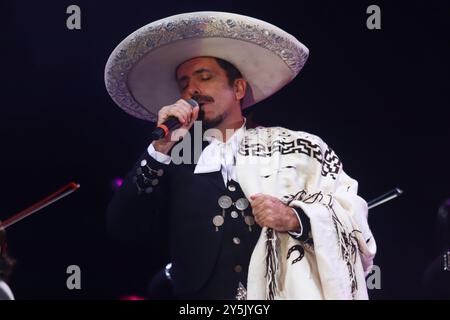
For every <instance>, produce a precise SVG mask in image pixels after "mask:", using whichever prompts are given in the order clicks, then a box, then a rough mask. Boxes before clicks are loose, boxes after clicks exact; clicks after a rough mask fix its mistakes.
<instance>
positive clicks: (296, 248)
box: [286, 244, 305, 264]
mask: <svg viewBox="0 0 450 320" xmlns="http://www.w3.org/2000/svg"><path fill="white" fill-rule="evenodd" d="M294 251H298V253H299V256H298V257H297V258H295V259H294V260H292V264H294V263H297V262H299V261H300V260H302V259H303V257H304V256H305V249H303V247H302V246H301V245H299V244H297V245H295V246H292V247H290V248H289V250H288V253H287V257H286V260H288V259H289V257H290V256H291V253H292V252H294Z"/></svg>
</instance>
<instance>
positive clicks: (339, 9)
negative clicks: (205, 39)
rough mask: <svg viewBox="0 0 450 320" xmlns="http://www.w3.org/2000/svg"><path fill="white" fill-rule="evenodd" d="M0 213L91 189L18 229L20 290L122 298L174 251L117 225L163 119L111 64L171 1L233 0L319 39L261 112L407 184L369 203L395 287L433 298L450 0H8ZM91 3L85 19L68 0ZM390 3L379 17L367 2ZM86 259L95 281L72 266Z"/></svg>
mask: <svg viewBox="0 0 450 320" xmlns="http://www.w3.org/2000/svg"><path fill="white" fill-rule="evenodd" d="M0 3H1V4H0V32H1V33H0V34H1V47H0V55H1V56H0V57H1V62H2V63H1V67H0V72H1V73H0V79H1V80H0V81H1V85H0V92H1V100H0V104H1V109H0V110H1V111H0V139H1V140H0V141H1V145H0V147H1V149H0V152H1V162H0V163H1V182H2V183H1V184H0V195H1V201H0V219H2V220H5V219H6V218H7V217H9V216H11V215H12V214H14V213H16V212H18V211H19V210H22V209H24V208H26V207H28V206H29V205H31V204H32V203H34V202H35V201H37V200H39V199H41V198H43V197H44V196H46V195H48V194H49V193H51V192H53V191H55V190H56V189H58V188H60V187H62V186H63V185H65V184H66V183H68V182H70V181H76V182H78V183H80V184H81V189H80V190H79V191H77V192H76V193H74V194H73V195H71V196H69V197H68V198H65V199H64V200H62V201H60V202H58V203H56V204H54V205H52V206H50V207H48V208H45V209H44V210H42V211H41V212H39V213H37V214H35V215H33V216H31V217H29V218H27V219H25V220H23V221H21V222H20V223H17V224H16V225H14V226H11V227H10V228H8V229H7V233H8V240H9V241H8V242H9V249H10V254H11V255H12V256H14V257H15V258H16V259H17V261H18V263H17V266H16V269H15V272H14V275H13V278H12V279H11V280H12V281H11V287H12V289H13V291H14V293H15V295H16V298H17V299H117V298H119V297H121V296H123V295H129V294H139V295H143V294H144V293H145V288H146V284H147V281H148V280H149V279H150V278H151V276H152V275H153V274H154V273H155V272H156V271H158V270H159V268H160V267H161V266H162V265H163V264H164V263H165V261H163V260H161V258H158V248H161V247H164V246H163V245H162V244H158V243H154V244H152V245H141V246H135V245H133V246H129V245H125V244H122V243H118V242H117V241H115V240H112V239H110V238H109V237H108V235H107V234H106V231H105V209H106V206H107V204H108V202H109V200H110V198H111V196H112V193H113V190H112V187H111V182H112V180H113V179H114V178H116V177H120V176H123V175H124V174H125V173H126V172H127V171H128V170H129V169H130V168H131V166H132V164H133V163H134V161H135V160H136V159H137V158H138V156H139V155H140V154H141V153H142V152H143V151H144V150H145V148H146V147H147V141H148V137H149V133H150V132H151V130H152V127H153V125H154V124H152V123H147V122H145V121H142V120H138V119H135V118H133V117H131V116H129V115H127V114H126V113H125V112H123V111H122V110H121V109H119V108H118V107H117V106H116V105H115V104H114V102H113V101H112V100H111V99H110V98H109V96H108V94H107V92H106V89H105V86H104V82H103V72H104V66H105V63H106V60H107V58H108V56H109V54H110V53H111V51H112V50H113V49H114V47H115V46H116V45H117V44H118V43H119V42H120V41H122V39H124V38H125V37H126V36H127V35H128V34H130V33H131V32H133V31H134V30H136V29H138V28H139V27H141V26H143V25H145V24H147V23H149V22H151V21H154V20H157V19H160V18H164V17H166V16H170V15H173V14H178V13H184V12H191V11H229V12H234V13H239V14H244V15H250V16H253V17H255V18H259V19H262V20H266V21H268V22H271V23H273V24H275V25H277V26H278V27H281V28H282V29H284V30H286V31H288V32H289V33H291V34H293V35H294V36H295V37H297V38H298V39H299V40H300V41H302V42H303V43H304V44H306V45H307V46H308V47H309V49H310V58H309V60H308V62H307V64H306V66H305V68H304V69H303V71H302V72H301V74H300V75H299V77H298V78H296V79H295V80H294V81H293V82H292V83H291V84H289V85H288V86H287V87H285V88H284V89H283V90H281V91H280V92H278V93H277V94H275V95H274V96H272V97H271V98H269V99H267V100H266V101H264V102H262V103H260V104H258V105H257V106H256V107H253V108H252V109H251V110H250V111H252V112H253V113H254V117H255V119H256V120H257V121H258V122H259V123H260V124H263V125H266V126H270V125H280V126H285V127H289V128H292V129H297V130H303V131H308V132H311V133H314V134H317V135H319V136H320V137H322V139H324V140H325V141H326V142H327V143H328V144H329V145H330V146H332V148H333V149H334V150H335V151H336V152H337V154H338V155H339V156H340V158H341V160H342V161H343V163H344V169H345V170H346V171H347V173H348V174H349V175H350V176H352V177H353V178H355V179H357V180H358V182H359V190H360V194H361V195H362V196H363V197H364V198H365V199H367V200H370V199H373V198H374V197H376V196H378V195H380V194H382V193H384V192H386V191H388V190H390V189H392V188H394V187H399V188H401V189H403V190H404V194H403V195H402V196H401V197H400V198H397V199H395V200H392V201H390V202H388V203H386V204H384V205H382V206H379V207H377V208H375V209H373V210H371V212H370V217H369V220H370V224H371V228H372V231H373V233H374V235H375V238H376V240H377V244H378V255H377V257H376V259H375V264H377V265H378V266H379V267H380V268H381V290H371V291H370V295H371V298H372V299H420V298H425V297H427V294H426V291H424V290H423V288H422V286H421V280H422V276H423V273H424V271H425V269H426V267H427V265H428V264H429V263H430V262H431V261H432V260H433V259H434V258H435V257H436V256H437V255H438V254H439V250H438V247H437V245H436V242H435V239H434V237H435V229H434V228H435V218H436V214H437V210H438V208H439V206H440V205H441V204H442V203H443V201H444V200H445V199H446V198H447V197H450V170H449V165H450V148H449V137H450V134H449V131H450V130H449V128H448V126H449V121H448V119H449V118H448V117H447V112H446V109H447V108H448V106H450V103H449V102H450V101H449V100H450V99H449V98H450V94H449V84H450V81H449V80H450V70H449V69H450V63H449V60H448V59H449V57H450V41H449V40H450V39H449V38H450V37H449V29H450V26H449V20H450V15H449V13H450V5H449V3H448V1H395V3H394V2H393V1H392V2H390V3H389V2H387V1H370V2H369V1H354V2H349V1H346V2H344V1H331V0H330V1H314V2H313V1H295V2H294V1H286V0H278V1H270V2H262V1H257V2H256V1H224V0H222V1H214V2H213V1H193V2H188V1H171V0H165V1H158V2H157V1H135V0H128V1H116V2H112V1H70V2H69V1H53V2H51V1H46V2H43V1H39V2H32V1H28V3H26V2H25V1H12V0H9V1H2V2H0ZM71 4H76V5H78V6H80V8H81V27H82V29H81V30H68V29H67V28H66V19H67V17H68V16H69V15H68V14H66V8H67V7H68V6H69V5H71ZM371 4H377V5H379V6H380V8H381V24H382V29H381V30H368V29H367V28H366V19H367V17H368V14H366V8H367V7H368V6H369V5H371ZM72 264H75V265H79V266H80V268H81V276H82V280H81V285H82V289H81V290H72V291H71V290H68V289H67V288H66V279H67V277H68V274H66V268H67V266H69V265H72Z"/></svg>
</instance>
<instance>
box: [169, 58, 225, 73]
mask: <svg viewBox="0 0 450 320" xmlns="http://www.w3.org/2000/svg"><path fill="white" fill-rule="evenodd" d="M215 67H218V64H217V61H216V59H215V58H214V57H195V58H192V59H189V60H186V61H184V62H183V63H181V64H180V65H179V66H178V67H177V70H176V73H177V76H180V72H182V73H185V72H195V71H197V70H198V69H201V68H205V69H214V68H215Z"/></svg>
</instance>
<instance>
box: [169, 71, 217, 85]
mask: <svg viewBox="0 0 450 320" xmlns="http://www.w3.org/2000/svg"><path fill="white" fill-rule="evenodd" d="M203 72H211V70H209V69H207V68H200V69H198V70H195V71H194V73H193V74H194V75H197V74H200V73H203ZM187 79H189V76H182V77H181V78H180V79H178V80H177V82H178V83H180V82H181V81H184V80H187Z"/></svg>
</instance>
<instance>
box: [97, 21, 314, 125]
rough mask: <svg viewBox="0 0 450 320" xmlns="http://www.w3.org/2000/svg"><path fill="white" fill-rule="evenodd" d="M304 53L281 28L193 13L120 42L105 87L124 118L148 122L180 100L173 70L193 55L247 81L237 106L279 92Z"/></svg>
mask: <svg viewBox="0 0 450 320" xmlns="http://www.w3.org/2000/svg"><path fill="white" fill-rule="evenodd" d="M308 54H309V50H308V48H306V46H305V45H303V44H302V43H300V42H299V41H298V40H297V39H296V38H295V37H293V36H292V35H290V34H289V33H287V32H285V31H283V30H281V29H280V28H278V27H276V26H274V25H272V24H270V23H267V22H265V21H262V20H258V19H255V18H251V17H247V16H243V15H238V14H233V13H227V12H192V13H184V14H179V15H175V16H171V17H168V18H165V19H162V20H158V21H155V22H152V23H150V24H148V25H146V26H144V27H142V28H140V29H138V30H136V31H135V32H133V33H132V34H130V35H129V36H128V37H127V38H125V39H124V40H123V41H122V42H121V43H120V44H119V45H118V46H117V47H116V48H115V49H114V51H113V52H112V53H111V55H110V57H109V59H108V62H107V63H106V68H105V83H106V88H107V90H108V93H109V94H110V96H111V97H112V99H113V100H114V101H115V102H116V103H117V104H118V105H119V107H121V108H122V109H123V110H125V111H126V112H128V113H129V114H131V115H133V116H135V117H137V118H140V119H146V120H150V121H155V120H156V119H157V114H158V111H159V109H160V108H161V107H163V106H165V105H169V104H172V103H174V102H175V101H176V100H178V99H179V98H180V91H179V87H178V84H177V82H176V78H175V72H176V68H177V67H178V66H179V65H180V64H182V63H183V62H185V61H187V60H189V59H192V58H195V57H217V58H221V59H223V60H226V61H228V62H230V63H231V64H233V65H234V66H235V67H236V68H237V69H239V71H240V72H241V74H242V76H243V77H244V79H245V80H246V81H247V83H248V86H247V92H246V95H245V97H244V99H243V102H242V107H243V108H247V107H249V106H251V105H253V104H255V103H257V102H259V101H261V100H263V99H265V98H267V97H269V96H271V95H272V94H274V93H275V92H277V91H278V90H280V89H281V88H282V87H283V86H285V85H286V84H287V83H289V82H290V81H291V80H292V79H294V78H295V76H296V75H297V74H298V73H299V72H300V70H301V69H302V67H303V65H304V64H305V62H306V60H307V58H308Z"/></svg>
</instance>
